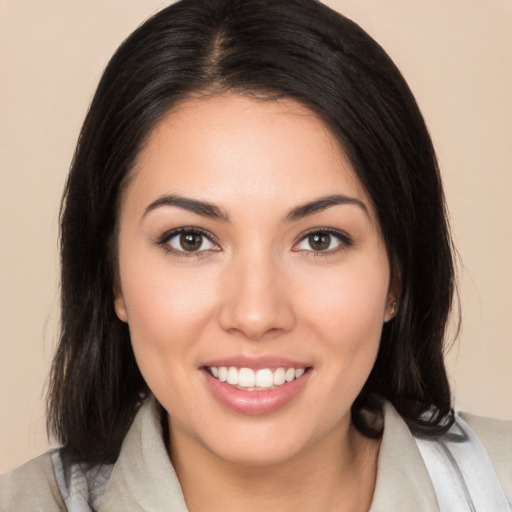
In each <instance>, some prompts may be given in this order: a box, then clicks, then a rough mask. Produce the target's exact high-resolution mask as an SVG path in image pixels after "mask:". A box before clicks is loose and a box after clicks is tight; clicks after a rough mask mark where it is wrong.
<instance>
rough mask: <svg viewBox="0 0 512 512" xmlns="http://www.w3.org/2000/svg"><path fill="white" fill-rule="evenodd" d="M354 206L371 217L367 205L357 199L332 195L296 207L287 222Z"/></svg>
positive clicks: (286, 218)
mask: <svg viewBox="0 0 512 512" xmlns="http://www.w3.org/2000/svg"><path fill="white" fill-rule="evenodd" d="M344 204H348V205H354V206H357V207H359V208H361V209H362V210H363V211H364V212H365V213H366V215H368V217H369V216H370V212H369V211H368V208H367V207H366V205H365V204H364V203H363V202H362V201H361V200H359V199H356V198H355V197H349V196H345V195H331V196H325V197H320V198H318V199H315V200H314V201H310V202H307V203H304V204H301V205H299V206H296V207H295V208H293V209H292V210H290V211H289V212H288V213H287V214H286V216H285V220H286V221H288V222H293V221H296V220H299V219H303V218H304V217H307V216H308V215H312V214H313V213H319V212H321V211H324V210H326V209H327V208H331V207H332V206H338V205H344Z"/></svg>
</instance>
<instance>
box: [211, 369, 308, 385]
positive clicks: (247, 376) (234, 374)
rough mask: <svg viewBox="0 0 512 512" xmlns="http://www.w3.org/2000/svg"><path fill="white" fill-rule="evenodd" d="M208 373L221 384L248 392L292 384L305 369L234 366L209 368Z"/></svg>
mask: <svg viewBox="0 0 512 512" xmlns="http://www.w3.org/2000/svg"><path fill="white" fill-rule="evenodd" d="M209 368H210V372H211V374H212V375H213V376H214V377H215V378H216V379H219V380H220V381H221V382H227V383H228V384H230V385H231V386H235V387H238V388H240V389H246V390H248V391H258V390H268V389H273V388H275V387H276V386H282V385H283V384H285V383H286V382H292V381H293V380H295V379H298V378H300V377H302V375H304V372H305V371H306V369H305V368H297V369H295V368H286V369H285V368H277V369H276V370H274V371H272V370H271V369H270V368H260V369H259V370H253V369H252V368H236V367H235V366H230V367H227V366H218V367H217V366H211V367H209Z"/></svg>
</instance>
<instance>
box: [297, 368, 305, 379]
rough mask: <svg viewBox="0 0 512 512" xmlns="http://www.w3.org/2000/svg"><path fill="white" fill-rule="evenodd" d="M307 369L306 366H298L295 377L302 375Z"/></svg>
mask: <svg viewBox="0 0 512 512" xmlns="http://www.w3.org/2000/svg"><path fill="white" fill-rule="evenodd" d="M305 371H306V370H305V369H304V368H298V369H297V370H295V378H296V379H298V378H299V377H302V376H303V375H304V372H305Z"/></svg>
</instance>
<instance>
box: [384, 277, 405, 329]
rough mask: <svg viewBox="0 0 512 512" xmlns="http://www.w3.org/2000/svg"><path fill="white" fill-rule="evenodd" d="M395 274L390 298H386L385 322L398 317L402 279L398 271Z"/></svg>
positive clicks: (390, 288)
mask: <svg viewBox="0 0 512 512" xmlns="http://www.w3.org/2000/svg"><path fill="white" fill-rule="evenodd" d="M393 274H394V277H393V278H392V282H391V285H390V287H389V291H388V296H387V298H386V312H385V315H384V322H389V321H390V320H392V319H393V318H394V317H395V316H396V315H397V313H398V309H399V304H400V301H399V299H400V295H401V292H402V279H401V276H400V272H399V271H398V270H395V272H394V273H393Z"/></svg>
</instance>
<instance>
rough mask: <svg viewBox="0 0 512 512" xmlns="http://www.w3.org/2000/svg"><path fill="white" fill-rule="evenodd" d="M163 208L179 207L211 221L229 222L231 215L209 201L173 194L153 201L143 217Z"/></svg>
mask: <svg viewBox="0 0 512 512" xmlns="http://www.w3.org/2000/svg"><path fill="white" fill-rule="evenodd" d="M161 206H178V207H179V208H183V209H184V210H188V211H190V212H194V213H197V214H199V215H202V216H203V217H209V218H211V219H217V220H223V221H228V220H229V215H228V214H227V212H226V211H225V210H222V208H219V207H218V206H215V205H214V204H212V203H209V202H207V201H198V200H197V199H191V198H189V197H182V196H180V195H177V194H171V195H166V196H162V197H159V198H158V199H156V200H155V201H153V202H152V203H151V204H150V205H148V206H147V207H146V209H145V210H144V214H143V215H142V216H143V217H144V216H146V215H147V214H148V213H149V212H150V211H152V210H155V209H156V208H159V207H161Z"/></svg>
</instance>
